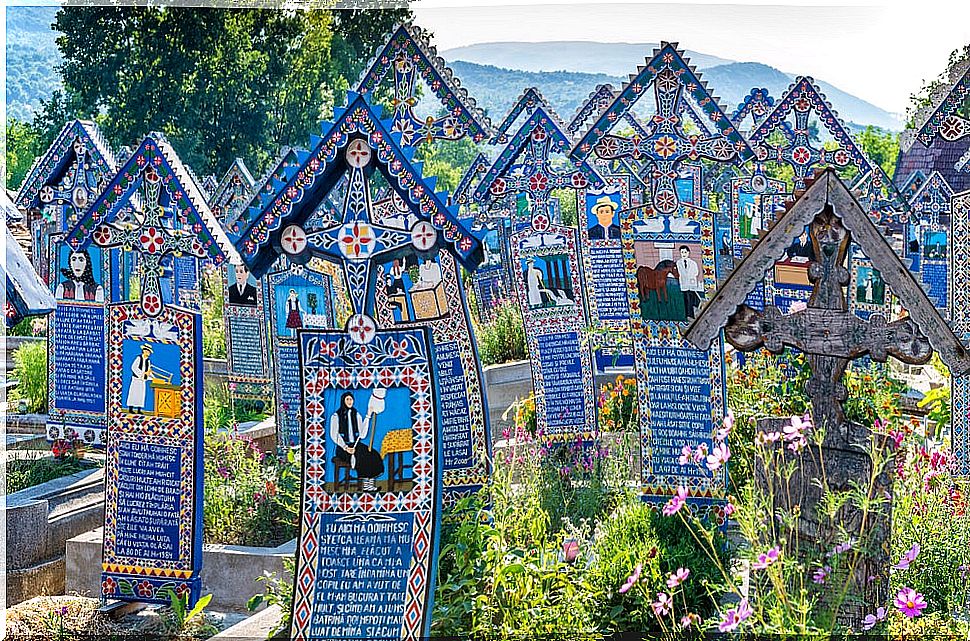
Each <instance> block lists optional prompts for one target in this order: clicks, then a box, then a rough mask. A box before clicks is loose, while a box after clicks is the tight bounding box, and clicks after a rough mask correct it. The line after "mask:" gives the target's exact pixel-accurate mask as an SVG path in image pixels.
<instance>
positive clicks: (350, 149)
mask: <svg viewBox="0 0 970 641" xmlns="http://www.w3.org/2000/svg"><path fill="white" fill-rule="evenodd" d="M373 157H374V155H373V150H372V149H371V147H370V145H369V144H368V142H367V140H366V139H365V138H355V139H354V140H351V141H350V143H348V145H347V149H346V150H345V151H344V158H345V160H346V161H347V167H348V172H347V191H346V196H345V198H344V211H343V219H342V220H341V221H340V222H338V223H337V224H336V225H333V226H330V227H328V228H325V229H322V230H320V231H316V232H313V233H311V234H307V233H306V232H305V231H304V229H303V228H302V227H300V226H299V225H296V224H293V225H288V226H287V227H285V228H283V232H282V235H281V236H280V246H281V248H282V249H283V252H284V253H286V254H287V255H288V256H289V257H290V258H291V259H294V260H295V262H299V261H300V260H302V259H303V258H304V257H306V256H307V253H308V250H309V253H315V254H321V255H323V256H324V257H326V258H329V259H330V260H334V261H336V262H339V263H341V264H342V265H343V270H344V276H345V278H346V280H347V291H348V292H349V294H350V301H351V305H352V307H353V312H354V313H353V315H352V316H351V318H350V320H349V321H348V324H347V330H348V331H349V332H350V336H351V338H352V339H353V340H354V342H356V343H369V342H370V341H371V340H372V339H373V338H374V334H375V332H376V331H377V324H376V322H375V321H374V318H373V309H372V307H373V296H371V295H369V293H368V288H369V286H370V273H371V268H372V266H373V263H374V260H375V259H376V258H378V257H379V256H380V255H382V254H386V253H387V252H391V251H394V250H396V249H400V248H402V247H405V246H407V245H408V244H413V245H414V247H415V248H416V249H417V250H418V251H426V250H428V249H430V248H431V247H433V246H434V244H435V242H436V241H437V239H438V232H437V231H436V230H435V228H434V227H433V226H432V225H431V223H429V222H426V221H418V222H416V223H415V224H414V225H413V226H412V228H411V229H410V230H409V231H404V230H401V229H395V228H393V227H385V226H384V225H380V224H377V223H374V222H373V204H372V202H371V193H370V187H369V182H368V178H367V173H368V172H366V171H365V170H366V169H367V167H368V165H370V164H371V160H372V159H373Z"/></svg>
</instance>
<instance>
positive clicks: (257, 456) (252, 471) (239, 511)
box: [203, 388, 300, 546]
mask: <svg viewBox="0 0 970 641" xmlns="http://www.w3.org/2000/svg"><path fill="white" fill-rule="evenodd" d="M207 392H208V393H207V394H206V398H205V404H204V408H205V409H204V417H205V429H206V435H205V445H204V461H205V497H204V501H203V527H204V538H205V541H206V542H207V543H224V544H229V545H260V546H276V545H279V544H281V543H283V542H285V541H288V540H289V539H291V538H293V537H294V536H296V523H297V505H298V504H299V503H298V500H299V499H298V494H299V484H300V465H299V462H298V461H297V460H296V458H295V456H294V455H293V454H292V453H291V454H290V455H289V456H288V457H287V459H286V461H282V462H279V461H276V459H275V457H266V456H265V455H264V454H263V452H262V451H260V449H259V447H257V445H256V443H255V442H254V441H252V440H251V439H249V438H248V437H245V436H242V435H240V434H239V433H238V432H237V431H236V417H235V416H233V412H232V409H231V408H230V407H229V399H228V395H227V394H226V392H225V388H217V389H213V388H210V389H209V390H207Z"/></svg>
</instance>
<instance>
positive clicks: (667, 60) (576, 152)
mask: <svg viewBox="0 0 970 641" xmlns="http://www.w3.org/2000/svg"><path fill="white" fill-rule="evenodd" d="M664 69H671V70H672V71H673V72H674V74H675V75H676V77H677V78H678V81H679V82H680V83H681V84H682V85H683V87H684V89H685V90H686V94H687V95H689V96H690V98H692V99H693V101H694V102H695V103H696V104H697V106H698V107H699V108H700V109H701V110H702V111H703V112H704V115H705V116H706V117H707V119H708V120H709V121H710V122H711V123H712V124H713V126H714V127H715V131H716V132H717V133H719V134H721V135H722V136H725V137H726V138H727V139H728V141H729V142H730V143H731V146H732V147H733V148H734V150H735V151H736V152H737V153H738V155H739V157H740V160H742V161H745V160H748V159H750V158H751V157H752V156H753V152H752V150H751V148H750V147H749V146H748V143H747V142H746V141H745V140H744V137H743V136H741V134H740V132H739V131H738V130H737V127H735V126H734V124H733V123H732V122H731V119H730V118H728V116H727V115H726V114H725V113H724V110H723V109H722V108H721V106H720V105H719V104H718V99H717V97H716V96H714V95H712V94H711V93H710V91H708V89H707V83H705V82H703V81H702V80H701V79H700V74H699V73H698V72H697V71H696V70H695V68H694V66H693V65H690V64H689V62H688V61H687V60H686V59H685V58H684V52H683V51H680V50H678V49H677V43H663V45H662V46H661V47H660V49H656V50H654V53H653V57H652V58H651V59H650V60H648V61H647V63H646V66H643V67H640V68H639V69H638V71H637V73H636V74H631V75H630V80H629V82H625V83H624V84H623V88H622V89H621V90H620V91H619V92H617V95H616V98H615V99H614V100H613V103H612V104H611V105H610V106H609V107H608V108H606V109H605V110H603V111H602V112H601V113H600V115H599V117H598V118H597V119H596V122H594V123H593V125H592V126H591V127H590V128H589V130H588V131H587V132H586V133H585V134H584V135H583V137H582V138H580V140H579V141H578V142H577V143H576V146H575V147H574V149H573V153H572V155H573V156H574V157H576V158H578V159H583V160H585V159H587V158H589V156H590V155H591V154H592V153H593V148H594V147H595V146H596V144H597V143H598V142H599V141H600V140H601V139H602V138H603V136H605V135H607V134H608V133H609V132H610V131H611V130H613V128H614V127H615V126H616V124H617V123H618V122H620V120H621V119H622V118H623V116H624V115H626V114H627V113H628V112H630V111H631V110H632V109H633V105H634V104H636V102H637V101H638V100H640V99H641V98H642V97H643V96H644V95H647V94H649V92H648V89H649V88H650V87H651V86H652V84H653V82H654V80H655V79H656V77H657V75H658V74H659V73H660V72H661V71H663V70H664Z"/></svg>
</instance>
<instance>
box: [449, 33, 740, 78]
mask: <svg viewBox="0 0 970 641" xmlns="http://www.w3.org/2000/svg"><path fill="white" fill-rule="evenodd" d="M659 47H660V44H659V43H656V42H645V43H629V42H582V41H558V42H555V41H554V42H487V43H482V44H474V45H468V46H465V47H456V48H454V49H446V50H444V51H440V52H438V53H439V54H440V55H441V57H442V58H444V59H445V60H464V61H465V62H474V63H476V64H480V65H492V66H495V67H499V68H503V69H521V70H523V71H576V72H580V73H591V74H601V73H602V74H606V75H608V76H619V77H622V78H626V77H627V75H628V74H630V73H632V72H634V71H636V66H637V65H638V64H643V61H644V58H645V57H649V56H650V55H652V53H653V50H654V49H657V48H659ZM686 55H687V57H689V58H690V60H691V63H692V64H695V65H697V67H698V68H701V69H703V68H705V67H714V66H717V65H723V64H727V63H729V62H733V60H726V59H724V58H718V57H717V56H709V55H707V54H704V53H698V52H696V51H690V50H687V52H686Z"/></svg>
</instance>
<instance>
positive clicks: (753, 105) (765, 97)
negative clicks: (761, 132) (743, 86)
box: [731, 87, 775, 131]
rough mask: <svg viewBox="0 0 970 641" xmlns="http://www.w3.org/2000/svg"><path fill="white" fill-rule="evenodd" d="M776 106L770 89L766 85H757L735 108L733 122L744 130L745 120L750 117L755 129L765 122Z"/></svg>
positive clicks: (732, 115) (752, 126) (732, 116)
mask: <svg viewBox="0 0 970 641" xmlns="http://www.w3.org/2000/svg"><path fill="white" fill-rule="evenodd" d="M774 107H775V99H774V98H772V97H771V94H770V93H768V90H767V89H765V88H764V87H755V88H753V89H752V90H751V91H750V92H749V93H748V95H747V96H745V97H744V100H742V101H741V102H740V103H739V104H738V106H737V107H736V108H735V109H734V112H733V113H732V114H731V122H733V123H734V126H735V127H737V128H738V129H739V130H741V131H744V122H745V121H746V120H748V118H749V117H750V119H751V129H755V128H756V127H757V126H758V125H760V124H761V123H762V122H764V120H765V118H767V117H768V114H769V113H771V111H772V109H774Z"/></svg>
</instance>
